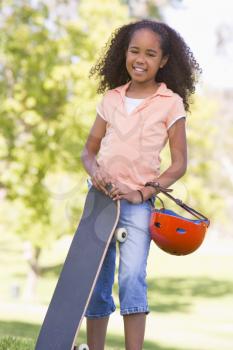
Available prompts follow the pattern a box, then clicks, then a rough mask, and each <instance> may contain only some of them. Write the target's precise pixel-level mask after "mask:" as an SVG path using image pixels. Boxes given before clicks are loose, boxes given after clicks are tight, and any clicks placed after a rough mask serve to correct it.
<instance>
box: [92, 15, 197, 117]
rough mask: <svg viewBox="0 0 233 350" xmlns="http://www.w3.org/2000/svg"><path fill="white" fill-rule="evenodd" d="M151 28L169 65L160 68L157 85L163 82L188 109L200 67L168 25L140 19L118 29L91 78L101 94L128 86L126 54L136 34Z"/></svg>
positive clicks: (182, 41) (94, 68)
mask: <svg viewBox="0 0 233 350" xmlns="http://www.w3.org/2000/svg"><path fill="white" fill-rule="evenodd" d="M140 29H150V30H151V31H153V32H154V33H156V34H157V35H159V38H160V45H161V50H162V53H163V56H169V59H168V62H167V63H166V64H165V66H164V67H163V68H160V69H159V71H158V73H157V75H156V82H164V83H165V84H166V85H167V87H168V88H169V89H171V90H172V91H174V92H176V93H177V94H179V95H180V96H181V97H182V98H183V102H184V107H185V110H186V111H188V110H189V104H190V101H189V100H190V99H189V98H190V96H191V94H193V93H194V92H195V84H196V82H197V80H198V77H199V75H200V73H201V69H200V66H199V64H198V63H197V61H196V60H195V58H194V55H193V53H192V51H191V50H190V48H189V47H188V45H187V44H186V43H185V41H184V39H183V38H182V37H181V36H180V34H179V33H177V32H176V31H175V30H174V29H172V28H171V27H169V26H168V25H167V24H165V23H162V22H157V21H152V20H147V19H145V20H140V21H137V22H133V23H129V24H127V25H124V26H122V27H120V28H118V29H116V30H115V31H114V32H113V34H112V35H111V37H110V39H109V41H108V42H107V43H106V45H105V47H104V49H103V51H102V54H101V56H100V58H99V59H98V61H97V63H96V64H95V65H94V66H93V67H92V68H91V70H90V76H97V77H98V78H99V79H100V81H99V86H98V90H97V92H98V93H104V92H105V91H106V90H108V89H114V88H116V87H117V86H120V85H123V84H126V83H127V82H128V81H130V79H131V78H130V76H129V74H128V72H127V69H126V52H127V49H128V46H129V43H130V41H131V39H132V36H133V34H134V33H135V31H137V30H140Z"/></svg>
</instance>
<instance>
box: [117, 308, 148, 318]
mask: <svg viewBox="0 0 233 350" xmlns="http://www.w3.org/2000/svg"><path fill="white" fill-rule="evenodd" d="M139 313H145V314H147V315H148V314H149V313H150V310H149V308H148V307H132V308H129V309H125V310H121V316H125V315H132V314H139Z"/></svg>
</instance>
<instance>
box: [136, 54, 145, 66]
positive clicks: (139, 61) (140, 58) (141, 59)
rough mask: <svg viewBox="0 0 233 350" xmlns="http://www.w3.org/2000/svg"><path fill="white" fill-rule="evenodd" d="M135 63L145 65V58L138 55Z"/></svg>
mask: <svg viewBox="0 0 233 350" xmlns="http://www.w3.org/2000/svg"><path fill="white" fill-rule="evenodd" d="M136 63H139V64H143V63H145V56H144V55H143V54H139V55H138V56H137V58H136Z"/></svg>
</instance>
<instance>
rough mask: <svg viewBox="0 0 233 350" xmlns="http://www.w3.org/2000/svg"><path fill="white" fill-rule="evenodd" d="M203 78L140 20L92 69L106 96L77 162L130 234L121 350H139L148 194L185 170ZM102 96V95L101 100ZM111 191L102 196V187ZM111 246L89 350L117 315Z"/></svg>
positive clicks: (174, 44)
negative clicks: (190, 121)
mask: <svg viewBox="0 0 233 350" xmlns="http://www.w3.org/2000/svg"><path fill="white" fill-rule="evenodd" d="M199 73H200V68H199V65H198V63H197V62H196V60H195V59H194V57H193V54H192V52H191V51H190V49H189V47H188V46H187V45H186V43H185V42H184V40H183V39H182V38H181V37H180V35H179V34H178V33H177V32H176V31H175V30H173V29H171V28H170V27H169V26H168V25H166V24H164V23H161V22H155V21H151V20H142V21H137V22H134V23H130V24H128V25H124V26H122V27H121V28H119V29H118V30H116V31H115V32H114V34H113V35H112V37H111V39H110V42H109V44H108V45H107V46H106V50H105V53H104V54H103V56H102V57H101V58H100V60H99V61H98V62H97V64H96V65H95V66H94V67H93V68H92V70H91V75H97V76H98V77H99V78H100V83H99V88H98V92H101V93H103V92H105V94H104V97H103V99H102V101H101V103H100V104H99V106H98V107H97V116H96V120H95V122H94V125H93V127H92V129H91V131H90V134H89V136H88V139H87V142H86V144H85V147H84V150H83V154H82V161H83V164H84V167H85V169H86V171H87V173H88V174H89V175H90V177H91V181H92V184H93V186H95V187H96V188H97V189H99V190H100V191H103V192H104V193H106V195H109V196H111V198H112V199H113V200H121V214H120V220H119V224H118V226H121V227H122V226H123V227H125V228H126V229H127V231H128V239H127V240H126V242H124V243H122V244H120V248H119V249H120V261H119V280H118V285H119V299H120V310H121V315H123V319H124V330H125V348H126V350H141V349H142V347H143V341H144V331H145V321H146V314H148V312H149V308H148V304H147V285H146V263H147V257H148V252H149V246H150V234H149V231H148V226H149V225H148V224H149V218H150V213H151V204H150V203H151V202H150V199H151V198H154V196H155V195H156V194H157V193H158V190H157V189H155V188H154V187H150V186H146V187H145V183H146V182H148V181H156V182H157V183H158V184H159V185H161V186H162V187H166V188H167V187H169V186H171V185H172V184H173V183H175V182H176V181H177V180H178V179H179V178H180V177H181V176H183V175H184V173H185V171H186V165H187V150H186V135H185V114H186V111H188V109H189V97H190V95H191V94H192V93H194V91H195V83H196V80H197V77H198V74H199ZM106 90H107V92H106ZM167 140H169V147H170V154H171V164H170V166H169V167H168V169H167V170H166V171H164V172H163V173H162V174H160V171H159V169H160V157H159V155H160V151H161V150H162V148H163V147H164V145H165V144H166V142H167ZM109 183H111V185H112V189H111V190H110V192H107V190H106V185H107V184H109ZM115 257H116V243H115V242H112V243H111V244H110V247H109V250H108V253H107V256H106V258H105V262H104V265H103V268H102V270H101V273H100V276H99V279H98V282H97V285H96V287H95V290H94V293H93V296H92V298H91V301H90V304H89V307H88V310H87V312H86V317H87V342H88V345H89V347H90V350H103V349H104V343H105V335H106V330H107V324H108V319H109V315H110V314H111V313H112V312H113V311H114V310H115V305H114V301H113V298H112V286H113V282H114V272H115Z"/></svg>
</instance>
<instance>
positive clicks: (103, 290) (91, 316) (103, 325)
mask: <svg viewBox="0 0 233 350" xmlns="http://www.w3.org/2000/svg"><path fill="white" fill-rule="evenodd" d="M115 258H116V242H114V241H113V242H111V243H110V246H109V249H108V252H107V255H106V257H105V260H104V263H103V266H102V269H101V271H100V275H99V277H98V280H97V283H96V286H95V289H94V292H93V294H92V297H91V300H90V303H89V305H88V308H87V311H86V318H87V322H86V325H87V343H88V345H89V347H90V350H103V349H104V342H105V336H106V330H107V325H108V319H109V315H110V314H111V313H112V312H114V311H115V304H114V300H113V298H112V286H113V283H114V272H115Z"/></svg>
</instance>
